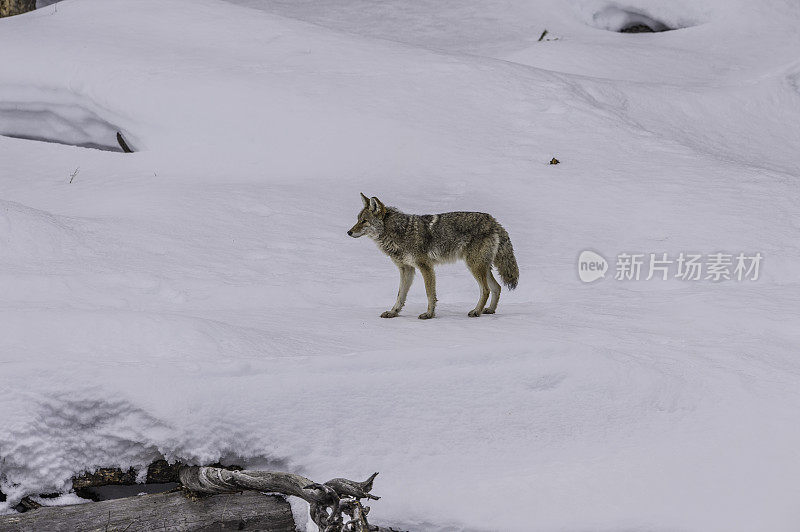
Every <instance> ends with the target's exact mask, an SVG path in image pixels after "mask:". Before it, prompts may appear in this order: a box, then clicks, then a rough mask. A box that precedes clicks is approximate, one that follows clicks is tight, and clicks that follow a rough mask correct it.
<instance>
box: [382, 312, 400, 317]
mask: <svg viewBox="0 0 800 532" xmlns="http://www.w3.org/2000/svg"><path fill="white" fill-rule="evenodd" d="M395 316H397V311H396V310H387V311H386V312H384V313H383V314H381V318H394V317H395Z"/></svg>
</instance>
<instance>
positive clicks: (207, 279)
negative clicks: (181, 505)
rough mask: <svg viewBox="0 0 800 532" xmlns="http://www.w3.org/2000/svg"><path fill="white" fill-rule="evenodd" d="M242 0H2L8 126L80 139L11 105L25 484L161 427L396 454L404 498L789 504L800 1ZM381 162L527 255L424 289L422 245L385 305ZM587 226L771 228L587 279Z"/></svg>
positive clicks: (410, 525) (594, 526) (344, 456)
mask: <svg viewBox="0 0 800 532" xmlns="http://www.w3.org/2000/svg"><path fill="white" fill-rule="evenodd" d="M235 3H237V4H244V5H239V6H237V5H234V3H226V2H220V1H215V0H196V1H191V2H190V1H188V0H174V1H172V2H168V3H164V2H156V1H155V0H141V1H139V2H133V3H131V2H124V1H122V0H102V1H101V0H66V1H64V2H61V3H58V4H55V5H49V6H47V7H44V8H42V9H40V10H37V11H35V12H32V13H29V14H26V15H23V16H18V17H12V18H9V19H4V20H2V21H0V26H1V27H2V31H0V47H2V49H3V50H4V53H5V54H6V56H7V57H12V58H14V59H13V61H6V62H3V63H2V64H0V95H2V98H0V101H1V102H2V103H0V128H2V130H3V132H5V133H8V132H11V133H15V134H16V136H27V137H36V138H48V139H51V140H59V142H63V143H66V144H71V145H63V144H52V143H42V142H36V141H32V140H23V139H19V138H8V137H3V136H0V265H2V268H1V269H0V338H1V339H2V340H0V371H2V375H3V382H4V384H5V386H4V389H3V393H2V394H1V395H0V422H1V423H2V426H3V427H4V429H3V430H2V431H0V457H1V460H0V489H1V490H2V491H3V492H4V493H5V494H6V495H7V496H8V500H7V501H6V502H5V503H2V504H3V506H2V508H3V509H8V508H10V506H13V504H14V503H15V502H16V501H17V500H18V499H19V498H20V497H22V496H23V495H25V494H31V493H46V492H53V491H68V490H69V488H70V486H69V479H70V478H71V477H72V476H73V475H74V474H76V473H80V472H81V471H85V470H92V469H94V468H96V467H100V466H103V467H108V466H115V465H117V466H120V467H130V466H133V467H141V466H143V465H145V464H147V463H149V462H150V461H152V460H153V459H155V458H157V457H160V456H164V457H166V458H167V459H168V460H181V461H184V462H189V463H208V462H214V461H217V460H220V459H221V460H223V461H228V462H236V463H239V464H243V465H247V466H251V467H265V468H275V469H281V470H290V471H295V472H299V473H302V474H304V475H306V476H309V477H311V478H315V479H321V480H324V479H327V478H332V477H336V476H348V477H351V478H360V477H362V476H364V477H366V476H367V475H368V474H370V473H372V472H373V471H376V470H377V471H380V472H381V475H380V476H379V477H378V479H377V481H376V485H375V491H376V493H377V494H378V495H380V496H382V499H381V500H380V501H379V502H375V503H374V504H372V507H373V511H372V514H371V515H372V516H373V519H375V520H380V521H381V522H383V523H386V524H390V525H394V526H397V527H402V528H407V529H412V530H453V529H455V530H498V529H499V530H553V529H562V530H586V529H591V530H620V529H636V530H639V529H648V530H676V529H681V530H698V531H700V530H702V531H713V530H719V531H732V530H743V531H744V530H754V529H764V530H774V531H782V530H785V531H789V530H795V529H797V526H798V524H799V523H800V515H798V513H797V510H796V508H797V504H796V501H797V499H798V496H800V492H799V491H800V490H798V488H797V485H796V482H794V480H793V479H794V478H796V477H797V476H798V474H800V465H798V464H800V461H798V460H797V458H798V456H797V449H798V448H800V428H799V427H798V425H797V424H796V423H795V422H794V420H795V418H796V412H797V410H798V407H800V397H799V396H798V395H797V393H796V390H797V384H798V378H797V377H798V375H799V374H800V367H799V366H798V362H797V357H796V346H797V345H798V342H800V333H798V332H797V331H800V327H797V324H798V319H797V318H798V316H797V308H798V306H797V303H798V295H800V274H798V272H797V268H796V265H797V263H798V260H800V246H798V244H797V239H796V233H797V230H798V228H800V218H798V216H797V215H796V205H797V204H798V202H799V201H800V197H799V196H800V194H798V191H797V187H796V186H795V184H794V182H795V177H797V175H798V172H799V171H800V166H799V163H800V161H798V158H797V154H796V149H795V148H796V145H797V140H798V139H799V137H798V135H799V134H800V121H798V120H796V118H797V117H798V116H800V92H799V91H798V90H797V86H798V84H797V79H798V72H800V67H798V64H797V59H796V57H795V55H796V54H795V53H794V50H796V49H798V46H799V45H800V37H798V34H797V31H796V29H795V28H796V27H797V23H798V19H800V14H798V13H797V11H796V9H794V8H793V7H792V6H790V5H788V4H785V3H783V2H780V1H777V0H776V1H770V2H762V3H759V4H757V5H756V4H751V3H747V2H743V1H742V2H739V1H736V2H721V1H711V0H706V1H703V2H696V3H694V2H693V3H688V2H671V3H669V4H665V3H663V2H655V1H643V0H642V1H635V2H630V3H628V4H625V5H622V4H616V3H615V4H611V3H606V2H593V1H592V2H570V3H563V2H555V1H535V2H530V1H525V2H522V1H520V2H516V1H515V2H500V1H497V2H495V1H491V2H480V3H478V2H416V3H414V4H413V5H412V4H408V3H407V2H400V1H399V0H398V1H394V0H392V1H388V2H380V3H375V2H366V1H359V0H348V1H345V2H342V1H336V2H333V1H331V2H324V3H319V2H310V1H292V2H288V1H287V2H282V1H281V2H256V1H255V0H248V1H244V0H241V1H239V0H237V2H235ZM612 5H613V6H616V8H618V9H625V10H632V11H636V12H641V13H647V15H648V16H650V17H653V18H656V19H657V20H661V21H663V22H664V23H665V24H666V25H669V26H681V25H684V26H691V27H685V28H683V29H680V30H676V31H669V32H663V33H659V34H639V35H627V34H618V33H615V32H610V31H605V30H602V29H599V28H597V27H595V26H594V25H592V24H591V22H592V21H593V20H594V18H593V17H594V16H595V14H597V13H599V12H603V10H604V9H608V7H609V6H612ZM56 6H57V7H56ZM688 22H691V24H688ZM545 28H546V29H548V35H549V36H550V37H551V38H553V39H556V38H557V40H551V41H546V40H543V41H542V42H538V38H539V36H540V35H541V33H542V31H543V30H544V29H545ZM36 113H40V114H36ZM41 113H44V114H41ZM42 116H50V117H51V118H53V119H52V120H49V121H48V120H41V117H42ZM117 129H119V130H121V131H123V133H124V134H125V135H126V138H129V139H130V140H131V141H132V142H133V144H135V145H136V146H137V148H139V151H137V153H134V154H121V153H113V152H105V151H99V150H92V149H86V148H81V147H77V146H75V144H87V143H95V144H100V140H101V139H103V142H106V141H105V140H104V139H107V138H108V137H109V135H110V134H111V133H112V132H114V131H115V130H117ZM20 131H22V132H24V133H25V134H24V135H22V134H20ZM108 142H112V143H113V141H112V140H109V141H108ZM553 156H556V157H558V158H559V159H560V160H561V161H562V164H560V165H557V166H551V165H548V164H547V161H549V160H550V159H551V158H552V157H553ZM76 170H77V172H76ZM73 175H74V178H71V176H73ZM70 180H72V182H71V183H70ZM359 192H364V193H366V194H369V195H377V196H378V197H380V198H381V199H382V200H383V201H384V202H385V203H386V204H388V205H396V206H398V207H400V208H402V209H404V210H407V211H410V212H420V213H424V212H432V213H435V212H444V211H450V210H480V211H485V212H490V213H492V214H494V215H495V216H496V217H497V218H498V219H499V220H500V221H501V222H502V223H503V224H504V226H506V227H507V228H508V229H509V232H510V234H511V238H512V241H513V243H514V247H515V252H516V254H517V258H518V261H519V263H520V267H521V281H520V286H519V289H518V290H516V291H514V292H509V291H505V292H504V293H503V296H502V299H501V302H500V307H499V310H498V314H497V315H495V316H485V317H481V318H480V319H477V320H474V319H468V318H467V317H466V312H467V310H469V309H470V308H472V306H473V305H474V303H475V298H476V297H477V291H476V289H475V286H474V281H473V280H472V278H471V276H470V275H469V274H468V272H467V271H466V270H465V269H464V268H463V267H462V266H450V267H442V268H440V271H439V272H438V279H437V284H438V291H439V299H440V306H439V308H438V310H437V319H436V320H431V321H429V322H421V321H419V320H417V319H416V318H415V316H416V315H417V314H418V311H417V309H419V308H422V306H423V305H424V292H423V290H422V287H421V284H422V283H421V282H420V279H418V280H417V284H415V285H414V286H413V287H412V291H411V294H410V296H409V301H408V303H407V307H406V310H405V311H404V312H403V314H402V316H401V317H398V318H395V319H393V320H381V319H379V318H378V317H377V316H378V315H379V314H380V313H381V312H382V311H383V310H386V308H387V306H388V305H390V304H391V303H392V301H393V298H394V293H395V291H396V288H397V285H396V283H397V273H396V271H395V268H394V267H393V266H392V265H391V263H390V262H389V261H388V260H387V259H386V258H385V257H383V256H381V255H380V254H379V253H378V252H377V251H376V250H375V249H374V246H372V245H371V244H370V243H369V242H364V241H361V240H359V241H353V240H351V239H348V238H347V237H346V235H345V231H346V230H347V229H348V228H349V227H350V226H351V225H352V223H353V220H354V219H355V214H356V213H357V211H358V209H359V208H360V200H359V198H358V193H359ZM584 249H592V250H595V251H598V252H600V253H602V254H603V255H604V256H605V257H606V258H608V259H609V260H611V261H612V262H613V259H614V257H615V255H616V254H617V253H621V252H641V253H651V252H652V253H661V252H667V253H669V254H670V255H671V256H675V255H677V254H678V253H680V252H700V253H714V252H718V251H724V252H728V253H738V252H747V253H754V252H761V253H762V254H763V255H764V257H765V258H764V264H763V269H762V271H761V275H760V278H759V280H758V281H755V282H735V281H731V282H722V283H713V282H710V281H697V282H680V281H678V280H670V281H658V280H652V281H630V282H623V281H616V280H614V279H612V278H611V276H609V277H608V278H607V279H605V280H603V281H598V282H597V283H595V284H591V285H584V284H582V283H581V282H580V281H579V280H578V277H577V275H576V264H575V261H576V258H577V257H578V255H579V253H580V251H582V250H584ZM477 483H479V484H480V486H481V490H480V492H479V493H477V492H476V489H475V486H476V484H477Z"/></svg>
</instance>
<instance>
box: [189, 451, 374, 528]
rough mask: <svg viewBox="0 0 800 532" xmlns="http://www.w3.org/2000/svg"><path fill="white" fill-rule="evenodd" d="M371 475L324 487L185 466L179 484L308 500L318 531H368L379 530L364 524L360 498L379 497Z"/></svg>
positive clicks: (282, 476)
mask: <svg viewBox="0 0 800 532" xmlns="http://www.w3.org/2000/svg"><path fill="white" fill-rule="evenodd" d="M377 475H378V473H373V474H372V475H371V476H370V477H369V478H368V479H366V480H364V481H363V482H356V481H353V480H348V479H345V478H334V479H333V480H329V481H328V482H325V483H324V484H319V483H316V482H314V481H312V480H310V479H308V478H306V477H304V476H301V475H295V474H293V473H274V472H270V471H250V470H243V471H229V470H227V469H221V468H218V467H184V468H182V469H181V471H180V480H181V484H183V486H184V487H185V488H187V489H190V490H192V491H196V492H201V493H230V492H232V491H240V490H254V491H261V492H275V493H282V494H284V495H294V496H296V497H300V498H302V499H304V500H306V501H308V503H309V505H310V510H311V518H312V519H313V521H314V523H316V525H317V526H318V527H319V529H320V531H321V532H371V531H377V530H380V528H379V527H377V526H371V525H370V524H369V523H368V522H367V514H368V513H369V507H368V506H363V505H362V504H361V499H374V500H377V499H379V498H380V497H376V496H375V495H372V494H370V491H372V482H373V481H374V480H375V477H376V476H377Z"/></svg>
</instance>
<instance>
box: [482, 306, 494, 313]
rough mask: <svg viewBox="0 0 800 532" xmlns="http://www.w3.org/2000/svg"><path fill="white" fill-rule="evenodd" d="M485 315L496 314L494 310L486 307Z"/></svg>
mask: <svg viewBox="0 0 800 532" xmlns="http://www.w3.org/2000/svg"><path fill="white" fill-rule="evenodd" d="M483 313H484V314H494V310H492V309H490V308H489V307H486V308H485V309H483Z"/></svg>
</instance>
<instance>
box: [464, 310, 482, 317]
mask: <svg viewBox="0 0 800 532" xmlns="http://www.w3.org/2000/svg"><path fill="white" fill-rule="evenodd" d="M480 315H481V311H480V310H475V309H472V310H470V311H469V312H467V316H469V317H470V318H477V317H478V316H480Z"/></svg>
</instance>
